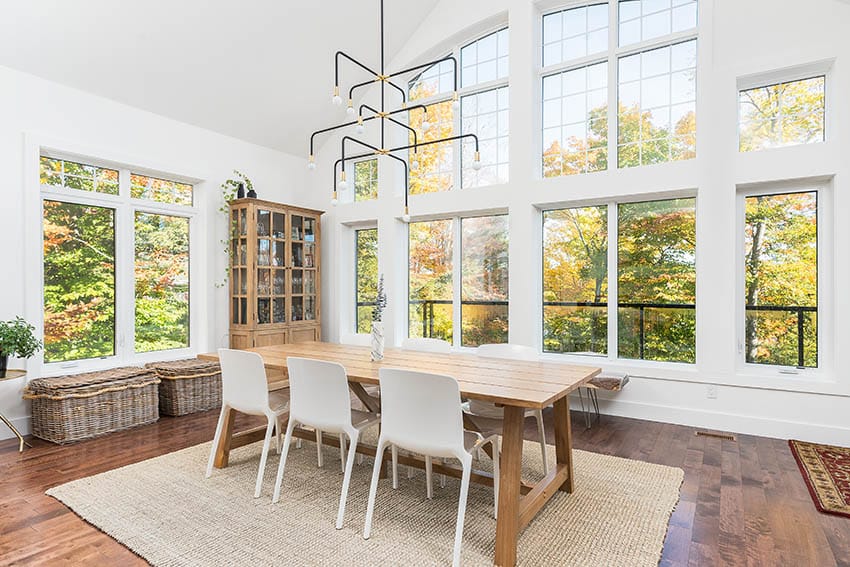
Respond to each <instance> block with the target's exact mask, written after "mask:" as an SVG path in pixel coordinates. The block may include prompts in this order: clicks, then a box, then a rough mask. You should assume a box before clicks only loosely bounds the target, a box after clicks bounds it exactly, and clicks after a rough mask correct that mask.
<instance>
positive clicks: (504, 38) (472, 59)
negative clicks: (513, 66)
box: [460, 28, 508, 87]
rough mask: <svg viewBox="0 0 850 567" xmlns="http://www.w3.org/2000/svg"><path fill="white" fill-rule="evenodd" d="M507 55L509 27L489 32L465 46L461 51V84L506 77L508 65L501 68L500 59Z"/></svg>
mask: <svg viewBox="0 0 850 567" xmlns="http://www.w3.org/2000/svg"><path fill="white" fill-rule="evenodd" d="M507 55H508V30H507V28H505V29H503V30H500V31H497V32H493V33H491V34H488V35H486V36H484V37H482V38H481V39H479V40H477V41H474V42H472V43H470V44H469V45H467V46H465V47H463V48H462V49H461V51H460V62H461V67H462V71H461V84H462V85H463V86H464V87H469V86H473V85H476V84H478V83H484V82H487V81H494V80H496V79H501V78H503V77H506V76H507V67H504V68H500V67H499V65H498V59H499V58H500V57H506V56H507ZM503 73H504V74H503Z"/></svg>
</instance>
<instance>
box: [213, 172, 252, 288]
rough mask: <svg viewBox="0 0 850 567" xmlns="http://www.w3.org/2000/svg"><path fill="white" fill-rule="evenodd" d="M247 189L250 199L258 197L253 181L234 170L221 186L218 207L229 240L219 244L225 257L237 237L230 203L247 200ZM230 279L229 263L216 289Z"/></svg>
mask: <svg viewBox="0 0 850 567" xmlns="http://www.w3.org/2000/svg"><path fill="white" fill-rule="evenodd" d="M246 187H247V189H248V197H251V196H253V197H256V196H257V193H256V192H255V191H254V184H253V183H251V179H250V178H249V177H248V176H247V175H245V174H244V173H242V172H241V171H239V170H238V169H234V170H233V177H232V178H231V179H225V180H224V181H223V182H222V184H221V204H220V205H219V207H218V212H220V213H222V214H223V215H224V216H225V217H226V218H227V226H228V231H227V238H222V239H221V240H219V243H220V244H221V246H222V250H224V253H225V255H226V254H229V253H230V239H231V238H232V237H235V233H236V222H235V221H234V220H233V219H231V218H230V203H231V201H233V200H234V199H243V198H245V196H246V195H245V188H246ZM229 277H230V263H229V262H228V264H227V266H225V268H224V278H223V279H222V281H218V282H215V284H214V285H215V287H224V286H226V285H227V279H228V278H229Z"/></svg>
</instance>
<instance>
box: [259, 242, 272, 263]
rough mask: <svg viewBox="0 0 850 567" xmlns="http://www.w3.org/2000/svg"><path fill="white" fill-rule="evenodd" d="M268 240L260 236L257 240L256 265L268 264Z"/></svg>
mask: <svg viewBox="0 0 850 567" xmlns="http://www.w3.org/2000/svg"><path fill="white" fill-rule="evenodd" d="M269 242H270V241H269V240H266V239H265V238H260V239H258V240H257V265H258V266H268V265H269V261H270V260H271V258H270V257H269Z"/></svg>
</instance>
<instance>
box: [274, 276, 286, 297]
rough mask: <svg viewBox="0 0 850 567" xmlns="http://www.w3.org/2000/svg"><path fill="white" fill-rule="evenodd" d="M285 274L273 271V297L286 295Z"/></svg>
mask: <svg viewBox="0 0 850 567" xmlns="http://www.w3.org/2000/svg"><path fill="white" fill-rule="evenodd" d="M285 286H286V272H285V271H284V270H275V271H274V282H273V289H272V291H273V292H274V294H275V295H283V294H284V293H286V287H285Z"/></svg>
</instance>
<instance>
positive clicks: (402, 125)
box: [360, 104, 416, 144]
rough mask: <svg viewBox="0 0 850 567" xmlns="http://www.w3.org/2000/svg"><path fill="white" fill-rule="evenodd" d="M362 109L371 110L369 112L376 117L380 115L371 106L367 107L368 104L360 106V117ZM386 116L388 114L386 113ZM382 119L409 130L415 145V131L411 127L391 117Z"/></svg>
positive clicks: (386, 116)
mask: <svg viewBox="0 0 850 567" xmlns="http://www.w3.org/2000/svg"><path fill="white" fill-rule="evenodd" d="M364 108H365V109H366V110H371V111H372V112H374V113H375V114H376V115H380V114H381V112H380V111H378V110H375V109H374V108H372V107H371V106H369V105H368V104H361V105H360V115H361V116H362V115H363V109H364ZM388 114H389V113H388ZM376 117H377V116H370V117H369V118H376ZM382 118H386V119H387V120H389V121H390V122H392V123H393V124H398V125H399V126H401V127H402V128H407V129H408V130H410V131H411V132H412V133H413V143H414V144H415V143H416V130H415V129H414V128H412V127H410V126H408V125H407V124H405V123H404V122H400V121H399V120H396V119H395V118H391V117H390V116H388V115H385V116H383V117H382Z"/></svg>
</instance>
